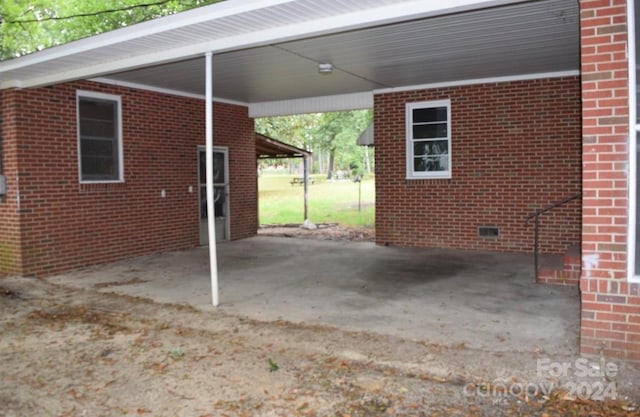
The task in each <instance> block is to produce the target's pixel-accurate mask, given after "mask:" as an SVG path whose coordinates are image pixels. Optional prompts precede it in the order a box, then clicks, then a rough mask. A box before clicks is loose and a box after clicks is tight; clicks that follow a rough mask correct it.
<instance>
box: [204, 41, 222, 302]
mask: <svg viewBox="0 0 640 417" xmlns="http://www.w3.org/2000/svg"><path fill="white" fill-rule="evenodd" d="M205 65H206V75H205V80H206V82H205V84H206V90H207V91H206V100H205V102H206V104H205V111H206V112H207V114H206V115H205V120H206V126H205V135H206V138H205V158H206V163H205V165H206V181H207V185H206V188H207V230H208V234H209V269H210V275H211V304H213V305H214V307H217V306H218V303H219V297H218V254H217V253H216V251H217V247H216V216H215V205H214V201H213V53H211V52H207V53H206V54H205Z"/></svg>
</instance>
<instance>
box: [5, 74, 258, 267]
mask: <svg viewBox="0 0 640 417" xmlns="http://www.w3.org/2000/svg"><path fill="white" fill-rule="evenodd" d="M79 89H80V90H86V91H97V92H103V93H109V94H116V95H119V96H121V99H122V113H123V158H124V177H125V182H124V183H119V184H79V181H78V154H77V131H76V90H79ZM11 94H13V95H14V96H15V100H14V106H15V111H16V113H17V114H19V118H18V122H17V125H16V132H15V133H16V135H17V141H18V143H19V150H18V153H19V155H18V161H19V165H20V196H21V207H20V226H21V233H22V242H21V245H22V261H23V266H22V270H21V271H20V272H21V273H22V274H35V275H46V274H51V273H54V272H58V271H62V270H66V269H69V268H74V267H80V266H84V265H92V264H97V263H102V262H107V261H111V260H115V259H119V258H124V257H130V256H136V255H142V254H148V253H152V252H160V251H168V250H177V249H184V248H190V247H194V246H196V245H198V244H199V214H198V210H199V203H198V175H197V174H198V145H202V144H204V102H203V101H202V100H196V99H190V98H183V97H176V96H170V95H165V94H158V93H152V92H145V91H140V90H135V89H130V88H121V87H116V86H111V85H106V84H96V83H89V82H72V83H67V84H62V85H57V86H53V87H48V88H39V89H28V90H19V91H15V92H12V93H11ZM214 125H215V127H214V131H215V132H214V143H215V145H219V146H228V147H229V159H230V188H231V196H230V206H231V215H232V216H233V218H232V221H231V238H233V239H236V238H241V237H246V236H250V235H252V234H255V233H256V224H257V209H256V185H255V184H256V181H257V180H256V171H255V166H256V165H255V140H254V137H253V130H254V129H253V127H254V126H253V120H251V119H249V118H248V115H247V109H246V108H245V107H241V106H234V105H228V104H219V103H216V105H215V108H214ZM10 136H11V135H10ZM189 186H192V187H193V192H191V193H190V192H189ZM11 187H12V189H13V188H14V187H13V186H12V185H11ZM162 190H165V192H166V197H165V198H162V197H161V191H162Z"/></svg>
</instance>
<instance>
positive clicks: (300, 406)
mask: <svg viewBox="0 0 640 417" xmlns="http://www.w3.org/2000/svg"><path fill="white" fill-rule="evenodd" d="M336 230H337V229H334V232H335V231H336ZM316 236H318V235H316ZM330 238H336V235H335V233H334V234H333V236H332V237H330ZM113 285H117V284H115V283H114V284H113ZM101 288H102V287H101ZM102 289H104V288H102ZM0 332H1V334H2V337H1V338H0V416H2V417H18V416H59V417H63V416H64V417H72V416H73V417H75V416H197V417H206V416H332V417H333V416H336V417H358V416H360V417H362V416H405V415H406V416H529V415H532V416H540V417H548V416H585V417H588V416H593V417H595V416H640V411H639V408H638V401H639V400H640V390H639V389H638V385H639V384H640V380H638V379H635V378H636V377H635V376H634V375H638V373H637V371H638V369H637V367H635V365H631V364H629V365H624V366H625V369H624V371H625V372H624V375H626V376H627V378H626V380H623V379H620V380H618V379H617V378H615V377H614V378H609V375H606V376H604V377H603V378H598V379H597V380H593V381H595V382H594V384H596V383H597V384H600V385H602V384H604V386H606V387H608V388H609V389H611V391H609V393H610V394H611V393H615V394H616V395H615V396H614V397H615V398H614V397H611V396H609V397H607V396H605V397H606V399H607V400H606V401H595V400H593V399H590V398H587V397H586V396H585V395H580V392H577V393H576V392H571V388H570V387H569V388H566V387H565V388H556V389H553V390H549V391H545V390H544V389H537V388H536V387H535V386H532V385H531V384H524V381H523V380H519V379H518V378H519V377H518V376H517V375H519V373H518V372H517V368H518V366H519V365H518V364H519V363H524V362H531V361H532V360H535V358H536V357H539V356H540V353H541V352H535V351H534V352H527V353H522V352H514V353H512V354H511V353H504V352H500V353H498V352H487V351H482V352H480V351H474V350H472V349H469V348H467V347H465V346H464V345H454V346H442V345H435V344H430V343H429V342H428V341H419V340H406V339H400V338H394V337H391V336H382V335H379V334H375V333H367V332H348V331H342V330H338V329H334V328H329V327H320V326H305V325H293V324H291V323H287V322H282V321H277V322H258V321H251V320H248V319H246V318H243V317H238V316H231V315H227V314H224V313H222V312H221V311H220V310H215V309H213V308H211V309H209V310H206V311H204V310H196V309H194V308H190V307H185V306H180V305H170V304H158V303H154V302H151V301H148V300H145V299H139V298H132V297H126V296H122V295H116V294H113V293H107V294H105V293H99V292H97V291H94V290H78V289H71V288H67V287H61V286H57V285H54V284H52V283H51V282H48V281H46V280H39V279H30V278H4V279H1V280H0ZM500 367H502V370H503V373H504V376H508V378H505V379H503V380H500V381H497V380H496V378H495V373H494V371H495V369H497V368H500ZM634 372H635V373H634ZM629 375H632V376H631V377H628V376H629ZM629 378H631V379H629ZM523 387H526V389H522V388H523ZM583 388H584V387H583ZM590 392H591V391H590Z"/></svg>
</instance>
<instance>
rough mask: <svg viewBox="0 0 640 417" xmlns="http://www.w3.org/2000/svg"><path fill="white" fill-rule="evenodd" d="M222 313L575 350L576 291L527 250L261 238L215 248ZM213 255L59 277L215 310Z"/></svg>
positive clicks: (458, 341) (202, 251)
mask: <svg viewBox="0 0 640 417" xmlns="http://www.w3.org/2000/svg"><path fill="white" fill-rule="evenodd" d="M218 250H219V254H220V262H219V271H220V275H219V276H220V282H221V296H222V297H221V299H222V303H221V304H220V307H219V308H220V309H221V310H222V311H224V312H228V313H230V314H234V315H237V316H239V317H244V318H247V319H253V320H266V321H273V320H284V321H289V322H294V323H300V322H304V323H305V324H312V325H322V326H330V327H337V328H341V329H347V330H358V331H367V332H374V333H378V334H383V335H384V334H387V335H393V336H398V337H402V338H407V339H411V340H419V341H423V342H425V343H429V344H438V345H447V346H463V345H464V346H466V347H471V348H476V349H483V350H488V351H507V350H509V351H515V352H519V351H521V352H541V351H544V352H546V353H548V354H554V353H563V354H566V353H573V352H575V351H576V350H577V341H578V330H579V326H578V320H579V318H578V311H579V299H578V294H577V289H576V288H573V287H558V286H540V285H536V284H533V283H532V276H533V268H532V265H531V257H530V256H527V255H520V254H500V253H487V252H470V251H453V250H442V249H419V248H393V247H384V246H376V245H374V244H372V243H363V242H347V241H321V240H301V239H292V238H277V237H262V236H261V237H254V238H249V239H243V240H238V241H231V242H224V243H222V244H219V245H218ZM208 266H209V265H208V262H207V255H206V248H199V249H194V250H190V251H182V252H172V253H164V254H158V255H151V256H146V257H142V258H135V259H131V260H125V261H120V262H116V263H112V264H108V265H104V266H99V267H93V268H90V269H86V270H81V271H75V272H71V273H68V274H64V275H60V276H56V277H52V278H51V280H52V281H53V282H56V283H60V284H63V285H66V286H72V287H78V288H89V289H92V290H98V291H102V292H116V293H120V294H127V295H131V296H136V297H145V298H149V299H152V300H155V301H159V302H170V303H180V304H186V305H192V306H196V307H198V308H203V309H207V308H211V307H210V296H211V293H210V291H211V289H210V286H209V280H208V278H209V277H208Z"/></svg>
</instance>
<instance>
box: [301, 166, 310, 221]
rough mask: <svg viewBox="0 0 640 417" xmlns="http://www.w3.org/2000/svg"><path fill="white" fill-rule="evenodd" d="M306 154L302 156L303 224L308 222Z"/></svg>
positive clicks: (307, 167) (307, 169) (307, 168)
mask: <svg viewBox="0 0 640 417" xmlns="http://www.w3.org/2000/svg"><path fill="white" fill-rule="evenodd" d="M307 159H308V158H307V156H306V155H303V156H302V165H303V167H304V168H303V175H304V177H303V178H304V224H305V225H307V224H308V223H309V161H308V160H307Z"/></svg>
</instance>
